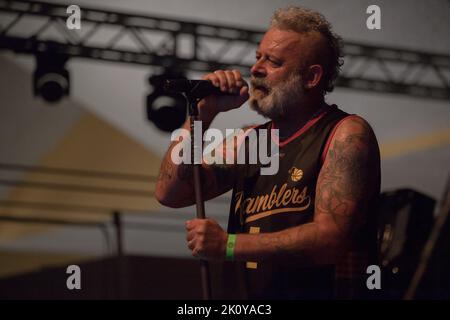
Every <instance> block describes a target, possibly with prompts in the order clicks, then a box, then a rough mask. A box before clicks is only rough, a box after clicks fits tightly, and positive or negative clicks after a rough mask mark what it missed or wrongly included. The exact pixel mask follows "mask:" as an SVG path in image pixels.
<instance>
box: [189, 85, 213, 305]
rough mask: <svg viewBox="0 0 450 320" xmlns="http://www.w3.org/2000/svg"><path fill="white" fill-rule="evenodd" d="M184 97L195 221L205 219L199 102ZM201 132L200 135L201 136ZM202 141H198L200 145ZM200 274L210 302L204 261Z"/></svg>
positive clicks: (193, 98)
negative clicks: (197, 123)
mask: <svg viewBox="0 0 450 320" xmlns="http://www.w3.org/2000/svg"><path fill="white" fill-rule="evenodd" d="M185 97H186V99H187V101H188V103H189V108H188V109H189V122H190V131H191V161H193V171H194V172H193V174H194V191H195V204H196V209H197V219H205V203H204V201H203V194H202V185H201V169H202V161H201V159H202V154H201V153H200V163H196V162H195V154H196V152H195V151H196V150H201V148H202V146H201V145H200V146H198V145H197V144H196V139H195V131H194V121H199V116H198V108H197V103H198V101H199V100H200V99H199V98H198V97H195V95H194V94H193V92H190V93H185ZM202 133H203V132H201V133H200V134H202ZM201 141H202V139H201V140H200V144H201V143H202V142H201ZM200 273H201V281H202V293H203V300H211V281H210V276H209V264H208V262H207V261H206V260H203V259H201V260H200Z"/></svg>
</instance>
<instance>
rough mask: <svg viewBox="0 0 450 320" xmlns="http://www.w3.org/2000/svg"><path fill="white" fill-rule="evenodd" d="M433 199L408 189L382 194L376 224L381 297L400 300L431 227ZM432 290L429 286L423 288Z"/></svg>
mask: <svg viewBox="0 0 450 320" xmlns="http://www.w3.org/2000/svg"><path fill="white" fill-rule="evenodd" d="M434 207H435V200H434V199H432V198H430V197H429V196H427V195H424V194H422V193H419V192H417V191H414V190H411V189H401V190H396V191H392V192H384V193H382V194H381V197H380V212H379V224H378V243H379V251H378V252H379V261H380V262H381V269H382V281H381V283H382V284H381V287H382V289H381V298H384V299H401V298H402V297H403V295H404V294H405V292H406V289H407V288H408V286H409V284H410V281H411V278H412V276H413V274H414V272H415V270H416V268H417V264H418V261H419V258H420V255H421V253H422V249H423V247H424V244H425V242H426V241H427V239H428V237H429V235H430V232H431V228H432V226H433V221H434V217H433V213H434ZM426 287H427V288H428V290H432V288H433V285H432V284H430V285H428V286H426Z"/></svg>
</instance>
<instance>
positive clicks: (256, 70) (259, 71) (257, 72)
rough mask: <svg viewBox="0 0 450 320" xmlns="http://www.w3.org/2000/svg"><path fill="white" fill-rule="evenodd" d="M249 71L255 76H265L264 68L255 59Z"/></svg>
mask: <svg viewBox="0 0 450 320" xmlns="http://www.w3.org/2000/svg"><path fill="white" fill-rule="evenodd" d="M250 73H251V75H252V76H254V77H255V78H260V77H265V76H266V74H267V73H266V69H265V68H264V66H263V65H262V62H261V61H256V62H255V64H254V65H253V66H252V68H251V69H250Z"/></svg>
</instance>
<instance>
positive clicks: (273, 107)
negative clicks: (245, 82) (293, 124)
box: [249, 73, 305, 120]
mask: <svg viewBox="0 0 450 320" xmlns="http://www.w3.org/2000/svg"><path fill="white" fill-rule="evenodd" d="M256 87H263V88H264V89H266V90H268V91H269V92H268V94H267V95H265V96H263V97H258V95H257V94H255V88H256ZM304 94H305V91H304V89H303V85H302V78H301V76H300V75H299V74H298V73H294V74H292V75H291V76H290V77H289V78H288V79H287V80H286V81H284V82H283V83H281V84H279V85H277V86H275V87H270V86H269V85H268V84H267V83H266V81H264V79H260V78H252V80H251V88H250V100H249V103H250V108H251V109H252V110H255V111H256V112H257V113H258V114H260V115H262V116H263V117H266V118H269V119H272V120H281V119H285V118H286V117H287V116H288V115H289V114H291V113H292V111H293V110H295V109H297V108H298V106H299V103H300V101H302V100H303V97H304Z"/></svg>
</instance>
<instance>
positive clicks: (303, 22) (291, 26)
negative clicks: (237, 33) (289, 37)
mask: <svg viewBox="0 0 450 320" xmlns="http://www.w3.org/2000/svg"><path fill="white" fill-rule="evenodd" d="M270 26H271V27H275V28H278V29H282V30H292V31H295V32H298V33H302V34H306V33H310V32H318V33H320V34H321V35H322V37H323V39H324V40H325V41H324V42H325V51H326V52H324V53H322V54H319V56H321V63H322V64H323V68H324V75H323V88H324V91H325V92H331V91H333V88H334V81H335V79H336V78H337V76H338V75H339V72H340V69H341V66H342V65H343V64H344V61H343V56H344V55H343V51H342V48H343V43H342V38H341V37H340V36H338V35H337V34H335V33H334V32H333V31H332V27H331V24H330V23H329V22H328V21H327V20H326V19H325V17H324V16H323V15H322V14H320V13H319V12H317V11H313V10H310V9H306V8H303V7H295V6H289V7H286V8H281V9H278V10H276V11H275V13H274V14H273V16H272V20H271V23H270Z"/></svg>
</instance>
